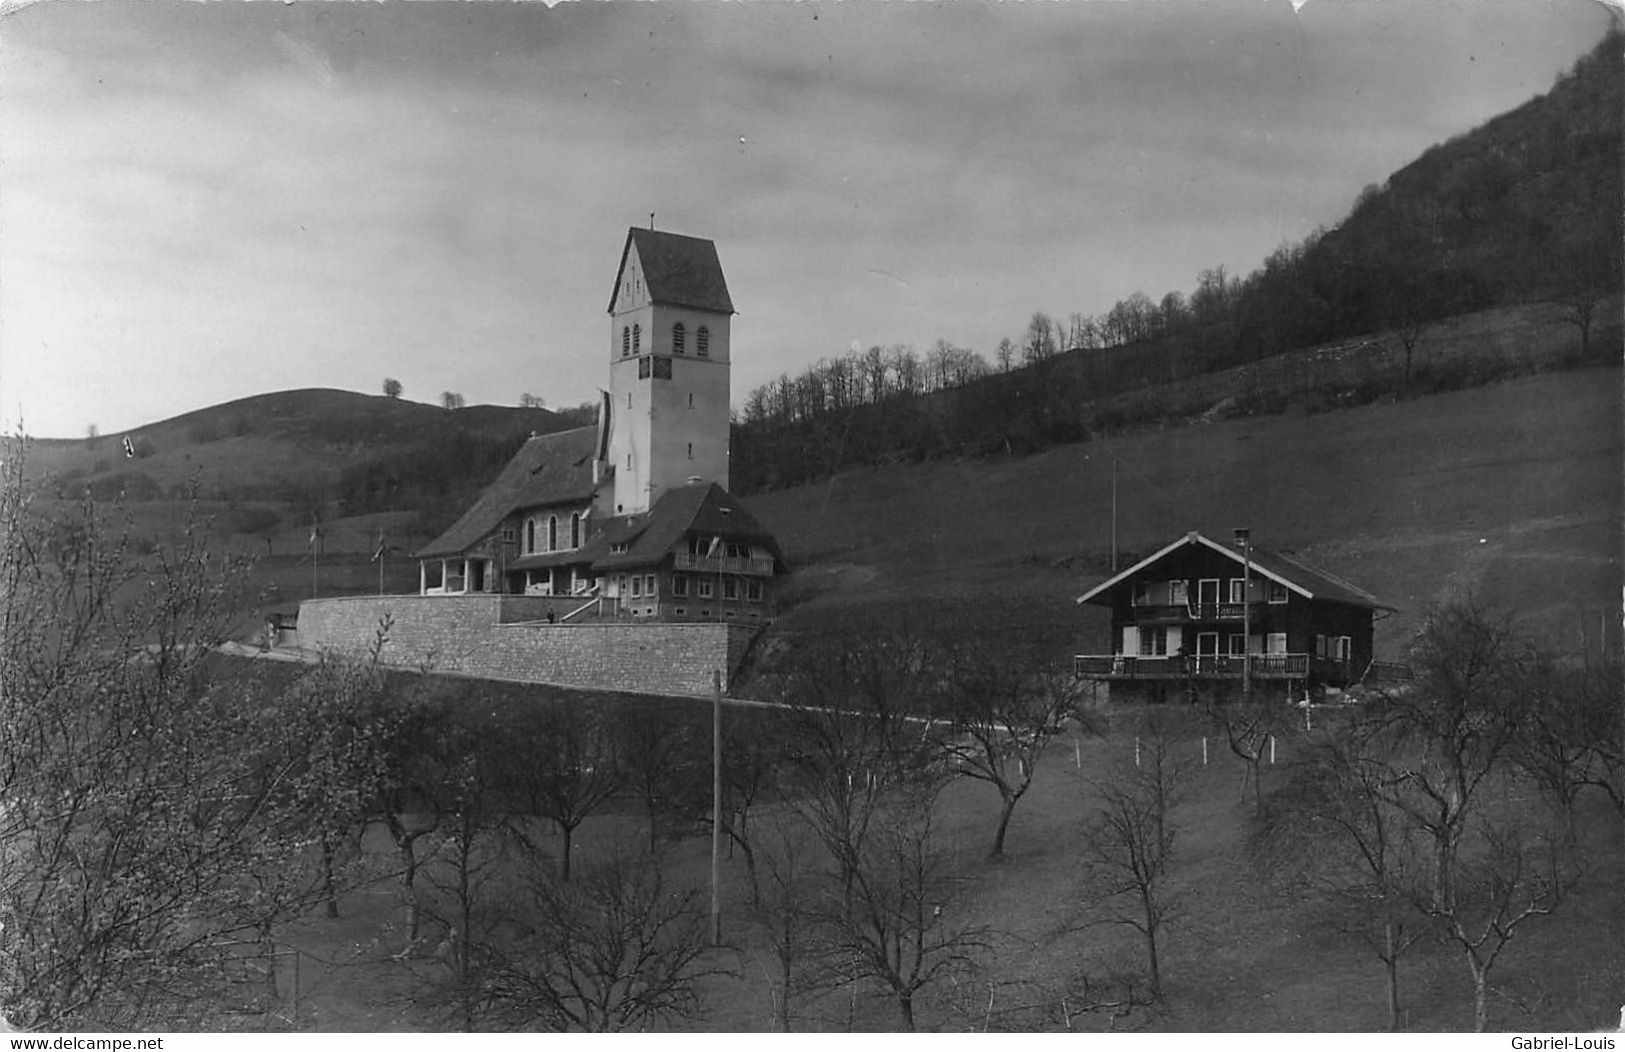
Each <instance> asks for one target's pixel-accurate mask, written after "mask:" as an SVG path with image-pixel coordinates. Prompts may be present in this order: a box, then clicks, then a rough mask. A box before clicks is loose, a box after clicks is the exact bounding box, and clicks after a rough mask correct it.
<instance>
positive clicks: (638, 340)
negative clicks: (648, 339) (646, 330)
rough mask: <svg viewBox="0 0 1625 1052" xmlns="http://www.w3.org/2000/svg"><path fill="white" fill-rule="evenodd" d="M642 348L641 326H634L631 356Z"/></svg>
mask: <svg viewBox="0 0 1625 1052" xmlns="http://www.w3.org/2000/svg"><path fill="white" fill-rule="evenodd" d="M642 346H643V326H641V325H634V326H632V353H633V354H636V353H638V350H639V349H640V348H641V347H642Z"/></svg>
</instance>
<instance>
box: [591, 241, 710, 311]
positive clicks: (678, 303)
mask: <svg viewBox="0 0 1625 1052" xmlns="http://www.w3.org/2000/svg"><path fill="white" fill-rule="evenodd" d="M633 245H636V246H637V249H638V262H639V263H640V264H641V265H642V267H643V281H644V284H645V285H647V286H648V289H649V298H650V300H651V301H653V302H654V303H656V304H659V305H661V306H669V307H691V308H693V309H695V310H706V311H715V312H717V313H718V314H732V313H734V305H733V300H732V299H730V298H729V296H728V282H727V280H726V279H724V278H723V276H722V263H721V261H719V260H718V259H717V246H716V244H715V243H714V242H712V241H709V240H707V239H706V238H703V237H688V236H687V235H684V234H671V233H667V232H666V231H664V230H645V229H642V228H639V227H632V228H631V229H629V230H628V231H627V232H626V245H625V246H624V247H623V248H622V249H621V265H620V266H619V267H618V268H616V271H615V290H616V291H612V292H611V293H610V296H609V307H608V309H609V310H610V311H613V310H614V309H615V297H616V292H618V291H619V289H620V287H621V276H622V275H623V274H624V273H625V272H626V261H627V259H628V258H629V257H630V256H631V253H632V246H633Z"/></svg>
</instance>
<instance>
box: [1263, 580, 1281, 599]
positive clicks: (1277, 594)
mask: <svg viewBox="0 0 1625 1052" xmlns="http://www.w3.org/2000/svg"><path fill="white" fill-rule="evenodd" d="M1265 591H1266V594H1267V595H1268V597H1269V601H1270V602H1272V603H1284V602H1286V585H1284V584H1282V583H1281V582H1280V581H1270V582H1269V584H1268V586H1267V587H1266V589H1265Z"/></svg>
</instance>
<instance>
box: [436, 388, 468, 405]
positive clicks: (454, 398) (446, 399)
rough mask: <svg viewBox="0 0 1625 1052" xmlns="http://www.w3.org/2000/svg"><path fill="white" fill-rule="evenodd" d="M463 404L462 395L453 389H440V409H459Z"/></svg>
mask: <svg viewBox="0 0 1625 1052" xmlns="http://www.w3.org/2000/svg"><path fill="white" fill-rule="evenodd" d="M463 404H464V403H463V396H462V395H460V394H458V393H457V392H455V391H442V392H440V407H441V408H442V409H461V408H463Z"/></svg>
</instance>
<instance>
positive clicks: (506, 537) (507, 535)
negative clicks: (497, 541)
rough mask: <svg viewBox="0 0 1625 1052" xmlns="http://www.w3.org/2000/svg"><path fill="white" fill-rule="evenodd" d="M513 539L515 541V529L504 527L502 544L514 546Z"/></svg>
mask: <svg viewBox="0 0 1625 1052" xmlns="http://www.w3.org/2000/svg"><path fill="white" fill-rule="evenodd" d="M513 539H514V529H513V527H512V526H504V527H502V543H503V544H512V543H513Z"/></svg>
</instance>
